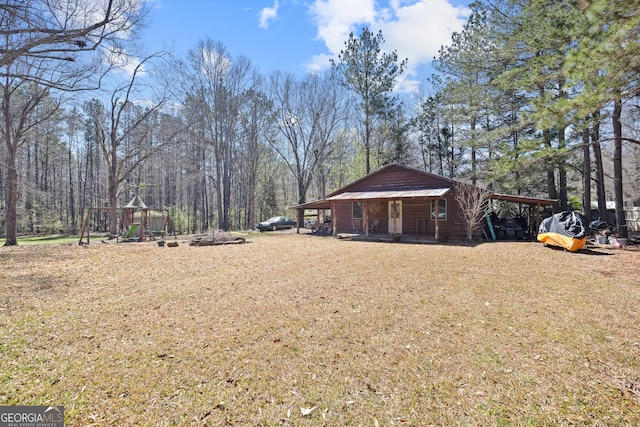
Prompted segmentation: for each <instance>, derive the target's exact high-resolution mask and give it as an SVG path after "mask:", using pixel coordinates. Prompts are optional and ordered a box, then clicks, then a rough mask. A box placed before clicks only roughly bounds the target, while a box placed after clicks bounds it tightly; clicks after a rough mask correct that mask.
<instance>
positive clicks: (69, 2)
mask: <svg viewBox="0 0 640 427" xmlns="http://www.w3.org/2000/svg"><path fill="white" fill-rule="evenodd" d="M141 4H142V2H141V0H101V1H95V0H58V1H54V2H52V1H46V0H8V1H5V2H3V3H2V4H0V90H1V91H2V100H1V104H0V111H2V118H3V120H2V123H1V124H0V126H2V137H3V139H4V142H5V144H6V148H7V153H8V155H7V157H6V162H7V165H6V171H7V172H6V173H7V179H6V197H7V212H6V235H7V239H6V242H5V245H16V244H17V213H16V212H17V211H16V209H17V191H18V181H17V179H18V173H17V170H18V165H17V164H16V152H17V150H18V147H19V146H20V145H21V144H23V143H24V141H25V140H26V138H27V137H28V134H29V132H30V131H31V130H32V129H33V125H34V122H35V121H37V120H39V119H36V120H34V119H33V118H32V117H31V116H32V115H33V113H34V112H35V111H36V108H37V107H38V105H39V103H40V102H41V101H42V100H43V99H45V98H46V97H48V96H50V94H51V92H50V91H51V90H52V89H59V90H64V91H76V90H82V89H87V88H89V87H96V86H97V85H98V84H99V83H98V82H99V80H100V77H101V76H103V75H104V73H105V72H106V69H108V66H107V68H106V69H105V68H103V67H105V65H104V64H106V62H104V61H102V58H101V56H100V53H101V52H99V50H98V47H101V46H104V47H105V48H110V49H112V50H117V51H120V52H121V48H120V41H121V38H122V37H124V36H126V35H128V34H129V33H130V32H131V30H132V29H134V28H135V27H136V26H137V25H138V24H139V23H140V22H141V20H142V18H143V17H144V8H142V7H141ZM84 52H86V53H91V54H92V55H84V56H89V58H88V59H89V61H86V62H84V61H83V62H80V61H78V60H79V59H80V58H81V57H82V55H81V54H82V53H84ZM96 77H97V79H98V80H97V81H98V82H96V80H95V78H96ZM89 82H93V83H91V84H89Z"/></svg>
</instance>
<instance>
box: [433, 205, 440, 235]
mask: <svg viewBox="0 0 640 427" xmlns="http://www.w3.org/2000/svg"><path fill="white" fill-rule="evenodd" d="M435 202H436V203H435V207H434V209H435V211H434V214H435V216H436V235H435V238H436V242H437V241H439V240H440V221H439V218H440V199H435Z"/></svg>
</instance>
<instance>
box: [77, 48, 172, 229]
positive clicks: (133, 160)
mask: <svg viewBox="0 0 640 427" xmlns="http://www.w3.org/2000/svg"><path fill="white" fill-rule="evenodd" d="M154 58H155V55H152V56H149V57H147V58H145V59H144V60H142V61H140V62H139V63H138V64H137V65H136V66H135V68H134V71H133V73H132V75H131V78H130V79H129V81H127V82H125V83H123V84H121V85H119V86H118V87H117V88H116V89H115V90H114V91H113V93H112V95H111V100H110V104H109V109H108V110H107V111H105V110H104V109H103V108H97V109H93V110H92V109H90V110H88V111H86V112H87V114H89V116H91V117H92V119H93V123H94V125H95V136H96V140H97V141H98V144H99V146H100V150H101V153H102V156H103V159H104V161H105V163H106V165H107V170H108V180H109V183H108V187H107V188H108V197H109V207H110V208H112V209H111V210H109V233H111V234H116V233H117V215H116V211H115V208H116V207H117V206H118V192H119V189H120V185H121V184H122V183H123V182H124V181H125V180H126V179H127V178H128V177H129V175H130V174H131V173H132V172H133V171H134V170H135V169H136V168H137V167H138V166H139V165H140V164H142V162H144V161H145V160H147V159H148V158H149V157H151V155H153V154H154V153H155V152H156V151H157V150H158V149H159V148H161V146H162V145H164V144H166V143H169V142H171V140H170V139H169V140H164V141H158V140H154V139H153V137H152V136H153V134H152V133H150V131H149V128H148V127H147V125H148V124H149V123H150V122H151V121H154V120H155V117H156V116H157V112H158V111H159V110H160V109H161V108H162V107H163V106H164V104H165V103H166V101H167V100H168V96H167V92H166V91H165V92H163V91H160V93H159V98H157V99H156V100H155V101H154V102H153V104H151V105H149V104H148V99H143V98H136V96H142V95H150V94H149V93H140V92H139V90H141V88H140V87H139V81H138V80H139V79H140V76H141V74H143V73H144V70H145V67H149V65H151V63H152V59H154ZM143 100H144V102H143ZM143 104H145V105H144V106H142V105H143ZM90 105H98V106H100V105H101V103H94V104H90ZM102 111H104V113H105V114H106V116H107V119H106V120H104V119H103V118H101V117H100V115H101V112H102ZM175 132H176V133H179V130H178V129H176V130H175Z"/></svg>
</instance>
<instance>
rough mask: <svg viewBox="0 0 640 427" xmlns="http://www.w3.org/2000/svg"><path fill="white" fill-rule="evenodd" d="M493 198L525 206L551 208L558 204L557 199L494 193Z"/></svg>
mask: <svg viewBox="0 0 640 427" xmlns="http://www.w3.org/2000/svg"><path fill="white" fill-rule="evenodd" d="M491 198H492V199H494V200H504V201H506V202H513V203H522V204H525V205H538V204H539V205H541V206H551V205H553V204H555V203H557V202H558V200H556V199H542V198H538V197H525V196H512V195H510V194H498V193H493V194H492V195H491Z"/></svg>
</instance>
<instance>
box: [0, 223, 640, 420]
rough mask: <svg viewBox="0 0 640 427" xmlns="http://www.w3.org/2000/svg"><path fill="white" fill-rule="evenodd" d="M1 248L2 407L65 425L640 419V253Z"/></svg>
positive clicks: (302, 238)
mask: <svg viewBox="0 0 640 427" xmlns="http://www.w3.org/2000/svg"><path fill="white" fill-rule="evenodd" d="M248 239H249V240H250V241H251V243H250V244H245V245H229V246H209V247H190V246H188V245H186V244H185V243H184V242H181V243H180V246H179V247H177V248H168V247H163V248H161V247H158V246H157V245H155V243H135V244H134V243H131V244H119V245H115V244H101V243H99V242H94V243H92V244H91V245H89V246H87V247H83V246H78V245H56V246H54V245H51V246H41V247H17V248H1V249H0V405H13V404H20V405H36V404H37V405H48V404H56V405H64V407H65V412H66V422H67V425H69V426H84V425H119V426H123V425H159V426H164V425H215V426H220V425H232V426H239V425H246V426H257V425H265V426H274V425H283V426H287V425H291V426H318V425H327V426H349V425H351V426H377V425H379V426H427V425H483V426H484V425H516V426H519V425H531V426H538V425H550V426H551V425H554V426H555V425H607V426H611V425H614V426H615V425H640V398H639V395H640V322H639V320H640V316H639V314H640V313H639V309H640V279H639V278H640V252H637V251H631V250H613V249H602V248H595V249H593V250H592V251H591V252H590V253H589V252H587V253H575V254H573V253H568V252H563V251H557V250H552V249H549V248H545V247H543V246H542V245H541V244H538V243H521V242H517V243H516V242H512V243H508V242H505V243H487V244H481V245H478V246H464V245H461V246H455V245H406V244H385V243H369V242H348V241H339V240H336V239H333V238H322V237H316V236H311V235H296V234H291V233H265V234H261V235H251V236H249V237H248Z"/></svg>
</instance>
